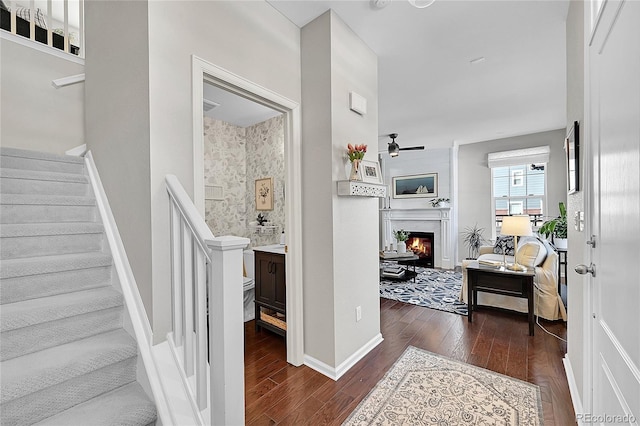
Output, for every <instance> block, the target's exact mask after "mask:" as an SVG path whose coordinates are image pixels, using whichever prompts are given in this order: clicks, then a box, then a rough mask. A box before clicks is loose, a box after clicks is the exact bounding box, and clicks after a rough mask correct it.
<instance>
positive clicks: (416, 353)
mask: <svg viewBox="0 0 640 426" xmlns="http://www.w3.org/2000/svg"><path fill="white" fill-rule="evenodd" d="M542 424H544V421H543V417H542V400H541V398H540V389H539V388H538V386H536V385H533V384H531V383H527V382H523V381H521V380H518V379H514V378H511V377H507V376H503V375H502V374H498V373H494V372H492V371H489V370H485V369H484V368H479V367H475V366H472V365H469V364H465V363H462V362H459V361H454V360H451V359H448V358H445V357H442V356H439V355H436V354H433V353H431V352H427V351H424V350H422V349H418V348H415V347H413V346H409V347H408V348H407V349H406V350H405V352H404V353H403V354H402V356H401V357H400V358H399V359H398V360H397V361H396V363H395V364H394V365H393V367H391V369H390V370H389V371H388V372H387V373H386V374H385V376H384V377H383V378H382V380H380V381H379V382H378V384H377V385H376V386H375V388H373V390H372V391H371V392H369V395H367V396H366V398H365V399H364V400H363V401H362V402H361V403H360V404H359V405H358V407H356V409H355V410H354V412H353V413H351V415H350V416H349V418H347V420H346V421H345V422H344V423H343V425H347V426H355V425H512V426H517V425H527V426H533V425H542Z"/></svg>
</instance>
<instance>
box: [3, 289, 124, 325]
mask: <svg viewBox="0 0 640 426" xmlns="http://www.w3.org/2000/svg"><path fill="white" fill-rule="evenodd" d="M122 300H123V299H122V294H120V293H119V292H118V291H116V290H115V289H114V288H112V287H100V288H96V289H91V290H84V291H76V292H74V293H66V294H58V295H56V296H49V297H40V298H38V299H30V300H25V301H22V302H16V303H9V304H6V305H2V311H0V319H1V322H0V331H2V332H6V331H10V330H17V329H19V328H24V327H29V326H32V325H36V324H42V323H45V322H49V321H57V320H60V319H63V318H70V317H74V316H76V315H83V314H86V313H89V312H95V311H100V310H103V309H109V308H114V307H116V306H121V305H122V303H123V301H122Z"/></svg>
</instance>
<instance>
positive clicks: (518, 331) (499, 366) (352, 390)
mask: <svg viewBox="0 0 640 426" xmlns="http://www.w3.org/2000/svg"><path fill="white" fill-rule="evenodd" d="M380 311H381V315H380V316H381V327H382V336H383V337H384V341H383V342H382V343H381V344H380V345H378V346H377V347H376V348H375V349H374V350H373V351H371V352H370V353H369V354H367V356H366V357H365V358H363V359H362V360H360V362H358V363H357V364H356V365H355V366H354V367H352V368H351V369H350V370H349V371H348V372H347V373H346V374H345V375H344V376H342V377H341V378H340V380H338V381H333V380H331V379H329V378H327V377H325V376H323V375H322V374H320V373H318V372H316V371H314V370H312V369H310V368H308V367H306V366H301V367H294V366H292V365H289V364H287V363H286V361H285V359H286V350H285V341H284V339H283V338H282V337H280V336H278V335H276V334H273V333H271V332H269V331H266V330H263V331H260V332H256V331H255V330H254V325H253V321H251V322H248V323H246V324H245V404H246V405H245V407H246V408H245V422H246V424H248V425H272V424H278V425H305V424H309V425H339V424H341V423H342V422H343V421H344V420H345V419H346V418H347V417H348V416H349V414H350V413H351V412H352V411H353V410H354V409H355V408H356V406H357V405H358V404H359V403H360V401H361V400H362V399H364V397H365V396H366V395H367V394H368V393H369V391H370V390H371V389H372V388H373V387H374V386H375V385H376V383H377V382H378V381H379V380H380V379H381V378H382V376H384V374H385V372H386V371H387V370H388V369H389V368H391V366H392V365H393V363H394V362H395V361H396V360H397V359H398V358H399V357H400V355H401V354H402V353H403V352H404V350H405V349H406V348H407V346H409V345H411V346H415V347H418V348H422V349H425V350H428V351H430V352H433V353H437V354H440V355H444V356H447V357H449V358H453V359H457V360H460V361H464V362H467V363H469V364H473V365H476V366H479V367H484V368H487V369H489V370H493V371H495V372H498V373H501V374H505V375H508V376H511V377H515V378H517V379H520V380H526V381H528V382H531V383H535V384H537V385H538V386H540V392H541V397H542V406H543V411H544V422H545V425H547V426H549V425H559V426H566V425H574V424H576V422H575V415H574V412H573V405H572V403H571V397H570V395H569V388H568V385H567V379H566V376H565V373H564V368H563V365H562V357H563V356H564V354H565V353H566V351H567V347H566V343H564V342H562V341H560V340H558V339H556V338H555V337H553V336H550V335H548V334H547V333H545V332H544V331H543V330H542V329H540V327H538V326H536V329H535V336H533V337H529V336H528V323H527V316H526V315H518V314H514V313H505V312H500V311H496V310H490V309H481V310H479V311H477V312H474V322H473V323H472V324H469V323H468V322H467V318H466V317H464V316H460V315H457V314H451V313H448V312H442V311H437V310H433V309H428V308H422V307H420V306H415V305H409V304H405V303H401V302H396V301H393V300H389V299H382V298H381V299H380ZM541 324H542V325H543V326H544V327H545V328H546V329H547V330H549V331H551V332H553V333H555V334H557V335H559V336H561V337H563V338H566V325H565V323H562V322H548V321H542V320H541Z"/></svg>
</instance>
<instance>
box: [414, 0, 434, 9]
mask: <svg viewBox="0 0 640 426" xmlns="http://www.w3.org/2000/svg"><path fill="white" fill-rule="evenodd" d="M408 1H409V4H411V6H413V7H417V8H418V9H424V8H425V7H429V6H431V5H432V4H433V2H435V1H436V0H408Z"/></svg>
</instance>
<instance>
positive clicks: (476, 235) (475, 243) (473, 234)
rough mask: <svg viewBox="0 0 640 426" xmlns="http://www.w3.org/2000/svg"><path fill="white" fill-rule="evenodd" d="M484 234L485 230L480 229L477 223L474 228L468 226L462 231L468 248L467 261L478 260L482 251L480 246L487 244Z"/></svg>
mask: <svg viewBox="0 0 640 426" xmlns="http://www.w3.org/2000/svg"><path fill="white" fill-rule="evenodd" d="M483 232H484V228H479V227H478V224H477V223H476V224H475V225H473V226H467V227H466V228H464V231H462V237H463V240H462V241H463V242H464V245H466V246H467V250H468V255H469V257H467V259H477V258H478V253H479V251H480V246H481V245H482V244H484V243H486V242H487V240H486V239H485V238H484V235H483V234H482V233H483Z"/></svg>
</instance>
